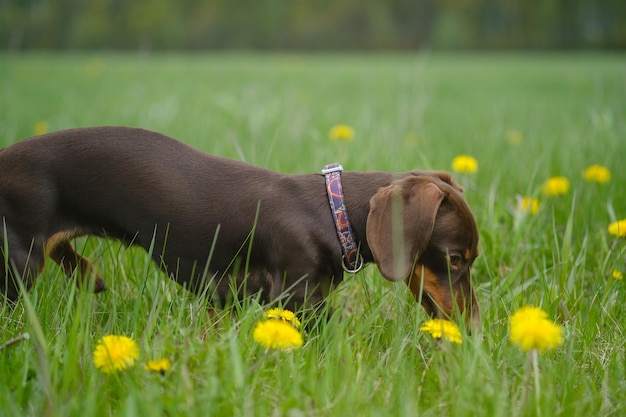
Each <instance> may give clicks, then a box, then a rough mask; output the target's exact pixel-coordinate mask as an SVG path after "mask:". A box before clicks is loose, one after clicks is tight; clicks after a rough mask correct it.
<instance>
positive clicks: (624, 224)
mask: <svg viewBox="0 0 626 417" xmlns="http://www.w3.org/2000/svg"><path fill="white" fill-rule="evenodd" d="M609 234H610V235H612V236H615V237H626V219H622V220H618V221H616V222H613V223H611V224H610V225H609Z"/></svg>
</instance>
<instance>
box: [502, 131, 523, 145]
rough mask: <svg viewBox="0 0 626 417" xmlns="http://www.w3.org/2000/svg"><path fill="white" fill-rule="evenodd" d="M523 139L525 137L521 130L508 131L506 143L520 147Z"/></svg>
mask: <svg viewBox="0 0 626 417" xmlns="http://www.w3.org/2000/svg"><path fill="white" fill-rule="evenodd" d="M523 139H524V135H522V132H520V131H519V130H508V131H507V132H506V141H507V142H508V143H509V144H510V145H519V144H520V143H522V140H523Z"/></svg>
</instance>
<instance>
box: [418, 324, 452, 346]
mask: <svg viewBox="0 0 626 417" xmlns="http://www.w3.org/2000/svg"><path fill="white" fill-rule="evenodd" d="M420 330H421V331H423V332H426V333H428V334H430V335H431V336H432V337H434V338H435V339H441V338H445V339H447V340H449V341H451V342H454V343H462V339H461V331H460V330H459V327H458V326H457V325H456V324H454V323H452V322H451V321H449V320H443V319H431V320H428V321H427V322H426V323H424V325H423V326H422V327H420Z"/></svg>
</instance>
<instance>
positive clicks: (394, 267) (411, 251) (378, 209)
mask: <svg viewBox="0 0 626 417" xmlns="http://www.w3.org/2000/svg"><path fill="white" fill-rule="evenodd" d="M435 181H436V180H435V179H433V178H431V177H428V176H420V177H407V178H404V179H402V180H399V181H396V182H394V183H392V184H390V185H388V186H386V187H382V188H380V189H379V190H378V192H376V194H374V196H373V197H372V198H371V200H370V211H369V214H368V216H367V228H366V233H367V243H368V245H369V247H370V249H371V251H372V255H373V256H374V261H375V262H376V264H377V265H378V269H379V270H380V273H381V274H382V275H383V276H384V277H385V278H387V279H388V280H390V281H401V280H404V279H406V278H407V277H408V276H409V274H410V273H411V270H412V269H413V266H414V265H415V262H416V260H417V256H418V254H421V253H422V252H423V251H424V249H426V247H427V246H428V242H429V241H430V236H431V234H432V231H433V227H434V225H435V218H436V217H437V211H438V210H439V206H440V205H441V202H442V201H443V199H444V197H445V193H444V192H443V191H442V190H441V189H440V188H439V186H437V184H436V183H435Z"/></svg>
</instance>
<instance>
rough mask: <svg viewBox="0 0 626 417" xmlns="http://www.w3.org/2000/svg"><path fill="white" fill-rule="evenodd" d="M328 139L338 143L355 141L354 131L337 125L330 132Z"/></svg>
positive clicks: (345, 126)
mask: <svg viewBox="0 0 626 417" xmlns="http://www.w3.org/2000/svg"><path fill="white" fill-rule="evenodd" d="M328 137H329V138H330V139H331V140H334V141H336V142H350V141H351V140H352V139H354V129H353V128H352V127H350V126H348V125H335V126H333V127H332V128H331V129H330V132H328Z"/></svg>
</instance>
